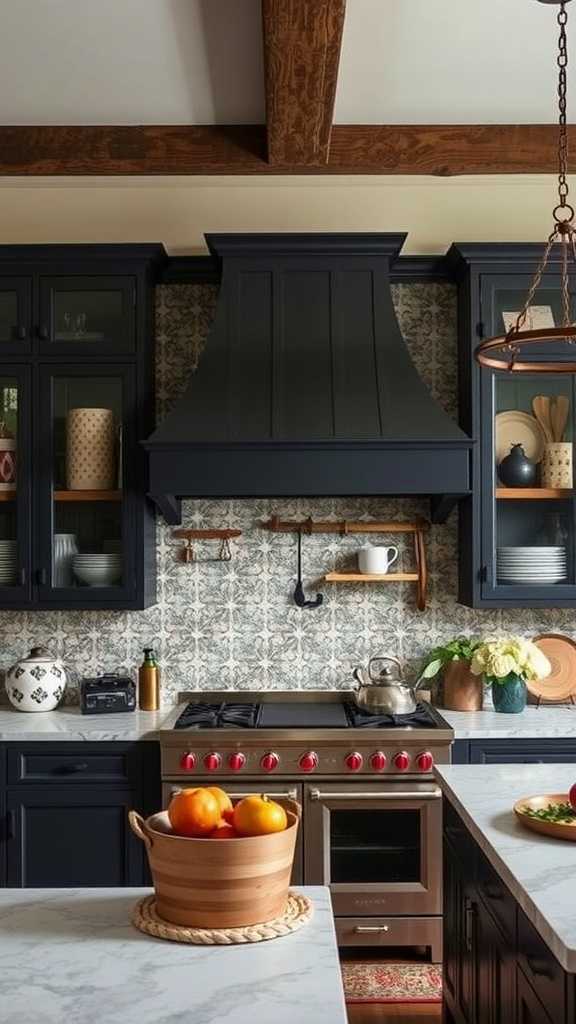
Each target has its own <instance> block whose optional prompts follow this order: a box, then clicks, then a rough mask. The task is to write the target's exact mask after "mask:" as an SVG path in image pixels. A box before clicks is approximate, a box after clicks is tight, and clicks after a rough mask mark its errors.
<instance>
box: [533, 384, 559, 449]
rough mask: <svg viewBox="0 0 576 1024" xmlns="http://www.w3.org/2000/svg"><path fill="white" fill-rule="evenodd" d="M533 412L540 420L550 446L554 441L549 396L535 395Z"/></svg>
mask: <svg viewBox="0 0 576 1024" xmlns="http://www.w3.org/2000/svg"><path fill="white" fill-rule="evenodd" d="M532 412H533V413H534V416H535V417H536V419H537V420H538V423H539V424H540V427H541V428H542V433H543V434H544V437H545V439H546V441H547V443H548V444H551V443H552V441H553V440H554V438H553V436H552V424H551V422H550V399H549V398H548V397H547V395H534V398H533V399H532Z"/></svg>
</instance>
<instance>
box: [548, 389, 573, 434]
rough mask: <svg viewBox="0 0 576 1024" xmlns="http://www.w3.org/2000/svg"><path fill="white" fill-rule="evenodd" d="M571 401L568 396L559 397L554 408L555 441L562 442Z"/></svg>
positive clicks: (553, 429)
mask: <svg viewBox="0 0 576 1024" xmlns="http://www.w3.org/2000/svg"><path fill="white" fill-rule="evenodd" d="M569 408H570V399H569V398H567V396H566V395H557V396H556V401H555V402H554V405H553V407H552V413H551V417H552V434H553V436H554V440H555V441H561V440H562V438H563V437H564V431H565V430H566V423H567V422H568V410H569Z"/></svg>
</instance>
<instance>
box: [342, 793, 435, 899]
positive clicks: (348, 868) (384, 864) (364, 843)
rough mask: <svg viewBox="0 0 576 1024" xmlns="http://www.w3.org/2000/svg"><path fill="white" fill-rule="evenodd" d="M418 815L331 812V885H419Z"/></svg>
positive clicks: (413, 812)
mask: <svg viewBox="0 0 576 1024" xmlns="http://www.w3.org/2000/svg"><path fill="white" fill-rule="evenodd" d="M420 877H421V872H420V812H419V811H407V810H396V811H386V812H385V813H384V814H382V813H378V812H377V811H369V810H366V811H334V810H333V811H331V812H330V881H331V882H419V881H420Z"/></svg>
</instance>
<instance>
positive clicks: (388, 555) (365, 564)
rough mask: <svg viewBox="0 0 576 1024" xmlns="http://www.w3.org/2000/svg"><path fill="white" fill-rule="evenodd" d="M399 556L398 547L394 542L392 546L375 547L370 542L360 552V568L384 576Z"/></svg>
mask: <svg viewBox="0 0 576 1024" xmlns="http://www.w3.org/2000/svg"><path fill="white" fill-rule="evenodd" d="M397 558H398V548H397V547H395V546H394V544H391V545H390V547H374V546H372V545H371V544H368V545H367V546H366V547H365V548H360V551H359V552H358V568H359V569H360V572H365V573H369V572H373V573H379V574H380V575H381V576H384V575H385V574H386V573H387V572H388V569H389V568H390V566H391V565H392V564H393V563H394V562H395V561H396V559H397Z"/></svg>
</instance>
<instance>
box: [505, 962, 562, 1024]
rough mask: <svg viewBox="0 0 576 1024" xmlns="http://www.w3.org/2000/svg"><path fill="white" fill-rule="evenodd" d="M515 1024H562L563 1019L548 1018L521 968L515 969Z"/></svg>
mask: <svg viewBox="0 0 576 1024" xmlns="http://www.w3.org/2000/svg"><path fill="white" fill-rule="evenodd" d="M516 1000H517V1005H516V1024H563V1022H564V1017H550V1015H549V1014H548V1013H547V1011H546V1007H545V1006H544V1004H543V1003H541V1002H540V1000H539V999H538V996H537V995H536V993H535V992H534V989H533V988H532V986H531V985H530V982H529V981H527V979H526V978H525V976H524V973H523V971H522V968H521V967H517V968H516Z"/></svg>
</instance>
